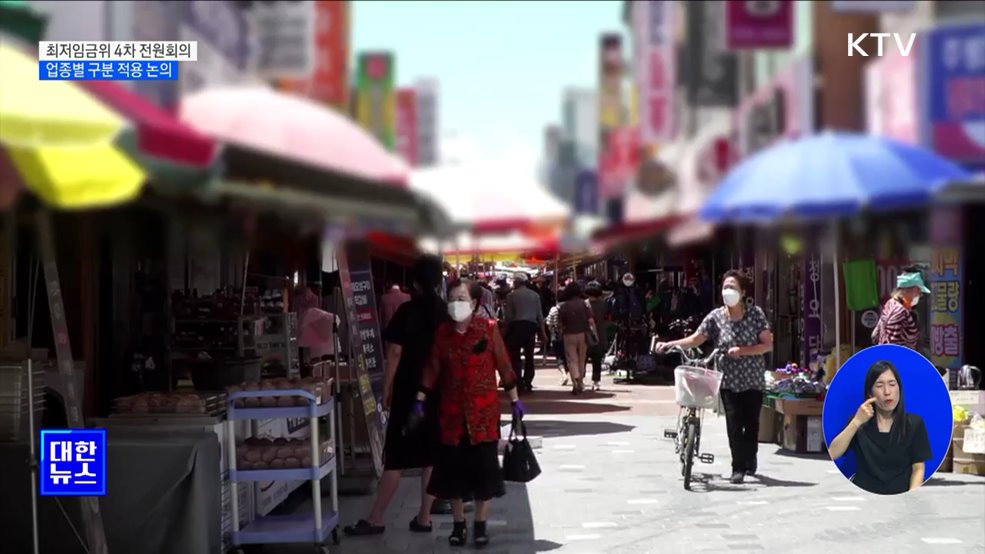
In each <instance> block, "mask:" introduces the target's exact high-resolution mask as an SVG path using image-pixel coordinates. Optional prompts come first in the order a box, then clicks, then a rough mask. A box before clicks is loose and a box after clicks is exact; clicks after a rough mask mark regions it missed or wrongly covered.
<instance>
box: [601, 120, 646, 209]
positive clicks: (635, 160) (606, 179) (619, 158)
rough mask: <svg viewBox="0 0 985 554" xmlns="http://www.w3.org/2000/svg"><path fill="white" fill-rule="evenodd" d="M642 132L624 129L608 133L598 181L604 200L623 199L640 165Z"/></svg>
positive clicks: (635, 129)
mask: <svg viewBox="0 0 985 554" xmlns="http://www.w3.org/2000/svg"><path fill="white" fill-rule="evenodd" d="M640 146H641V145H640V132H639V129H637V128H633V127H623V128H620V129H615V130H613V131H611V132H609V133H608V141H607V142H606V144H605V149H604V150H603V151H602V156H601V159H600V160H599V171H598V179H599V184H600V189H601V191H600V193H599V194H600V196H601V197H602V198H603V199H606V200H610V199H613V198H622V196H623V195H624V194H625V192H626V186H627V185H628V184H629V183H630V181H632V179H633V176H634V175H635V174H636V169H637V168H638V167H639V165H640Z"/></svg>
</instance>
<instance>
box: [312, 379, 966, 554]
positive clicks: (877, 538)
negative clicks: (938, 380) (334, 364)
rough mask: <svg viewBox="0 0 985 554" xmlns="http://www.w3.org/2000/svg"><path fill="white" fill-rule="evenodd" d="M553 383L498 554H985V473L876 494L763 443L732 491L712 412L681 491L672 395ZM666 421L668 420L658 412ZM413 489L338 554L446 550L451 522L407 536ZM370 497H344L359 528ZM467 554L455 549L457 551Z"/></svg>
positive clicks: (531, 407) (540, 399)
mask: <svg viewBox="0 0 985 554" xmlns="http://www.w3.org/2000/svg"><path fill="white" fill-rule="evenodd" d="M538 381H539V382H541V383H542V384H545V385H548V386H544V387H542V388H540V389H538V392H537V393H535V394H534V396H532V397H529V400H525V401H526V404H527V406H528V411H529V412H530V413H531V415H530V416H529V417H528V422H529V430H530V433H531V434H532V435H539V436H542V437H543V438H544V439H543V448H542V450H540V451H539V453H538V454H539V456H538V459H539V461H540V463H541V466H542V468H543V470H544V473H543V475H541V476H540V477H539V478H538V479H536V480H535V481H534V482H533V483H530V484H529V485H527V486H524V485H517V484H510V485H508V494H507V496H506V497H505V498H503V499H501V500H499V501H498V502H497V503H496V504H495V506H494V514H493V516H492V518H491V521H490V523H489V525H490V533H491V534H492V541H493V542H492V544H491V545H490V546H489V547H488V548H487V549H486V551H487V552H493V553H510V554H532V553H535V552H559V553H581V554H589V553H615V554H642V553H651V552H652V553H657V552H660V553H665V552H737V551H750V552H832V551H844V550H846V549H850V551H853V552H858V551H870V552H894V553H903V552H914V553H918V552H919V553H929V552H945V553H952V552H962V553H964V552H969V553H970V552H976V553H981V552H983V550H985V527H983V521H985V478H981V477H972V476H955V475H950V474H947V475H946V476H944V477H940V478H935V479H934V480H933V481H931V482H930V483H929V484H928V485H927V486H925V487H924V488H923V489H921V490H920V491H919V492H916V493H911V494H908V495H905V496H902V497H889V498H883V497H876V496H872V495H869V494H867V493H863V492H861V491H859V490H858V489H856V488H855V487H854V486H853V485H852V484H851V483H849V482H848V481H846V480H845V479H844V478H843V477H842V476H841V474H840V473H838V471H837V470H836V469H835V468H834V465H833V464H832V463H831V462H830V461H828V460H826V459H823V458H820V457H818V456H793V455H789V454H786V453H782V452H780V451H779V449H778V448H777V447H775V446H773V445H762V447H761V450H760V472H761V473H762V477H760V478H758V479H754V480H752V481H751V482H748V483H747V484H745V485H742V486H734V485H731V484H729V483H728V482H727V481H726V480H725V479H724V478H723V475H724V474H725V473H726V472H727V471H728V469H729V465H728V463H729V460H728V448H727V445H728V443H727V439H726V436H725V425H724V419H722V418H716V417H715V416H713V415H711V414H709V415H708V419H706V427H705V431H704V433H705V434H704V437H703V445H705V450H706V451H708V452H710V453H713V454H715V455H717V456H718V457H719V458H718V460H717V461H716V463H715V464H714V465H699V466H698V467H697V468H696V470H697V471H698V472H699V478H700V481H701V482H700V483H699V484H697V485H696V486H695V490H694V491H693V492H688V491H685V490H683V487H682V479H681V477H680V469H679V465H678V462H677V460H676V458H675V456H674V453H673V446H672V444H671V442H670V441H669V440H667V439H664V438H663V430H664V428H665V427H671V426H673V423H674V417H673V416H672V415H666V414H673V413H675V410H676V408H675V407H674V405H673V391H672V389H671V388H669V387H660V386H644V385H612V384H611V383H610V384H608V385H607V387H606V388H607V389H608V390H609V391H613V392H603V393H602V394H595V395H586V396H585V397H582V398H579V399H574V398H572V397H571V396H570V395H568V394H566V393H565V392H564V391H563V390H562V389H561V388H560V387H557V386H549V385H551V384H553V385H556V384H557V382H556V380H555V379H554V376H553V374H549V373H547V372H544V371H542V372H539V374H538ZM661 414H663V415H661ZM418 483H419V481H418V480H417V479H415V478H405V480H404V484H403V486H402V488H401V491H400V493H399V496H398V497H397V499H396V500H395V502H394V505H393V506H392V507H391V510H390V513H389V514H388V515H389V522H388V530H387V533H386V535H385V536H383V537H379V538H346V539H343V544H342V546H340V547H337V548H333V549H332V552H334V553H338V554H364V553H365V554H370V553H372V554H385V553H391V552H404V553H414V554H417V553H421V554H423V553H430V552H449V551H451V550H452V549H451V548H450V547H449V546H448V545H447V535H448V532H449V530H450V528H451V518H450V516H443V517H436V518H435V532H434V534H433V535H432V536H424V537H422V536H419V535H412V534H411V533H410V532H409V531H408V530H407V524H408V522H409V521H410V519H411V518H412V517H413V515H414V514H415V513H416V505H417V502H418V500H417V494H418V492H417V491H418ZM371 500H372V499H371V498H370V497H343V499H342V502H343V504H342V514H343V520H344V521H345V522H346V523H351V522H353V521H354V520H356V519H358V518H359V517H361V516H363V515H364V514H365V513H366V510H367V508H368V506H369V503H370V502H371ZM458 550H461V549H458Z"/></svg>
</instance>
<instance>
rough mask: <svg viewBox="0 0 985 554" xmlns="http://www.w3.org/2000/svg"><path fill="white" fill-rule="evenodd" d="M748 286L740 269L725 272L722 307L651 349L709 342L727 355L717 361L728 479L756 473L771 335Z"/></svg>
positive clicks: (740, 479)
mask: <svg viewBox="0 0 985 554" xmlns="http://www.w3.org/2000/svg"><path fill="white" fill-rule="evenodd" d="M750 288H751V284H750V283H749V279H747V278H746V276H745V275H743V274H742V273H741V272H739V271H737V270H734V269H733V270H731V271H729V272H727V273H726V274H725V280H724V281H723V282H722V301H723V302H724V304H725V305H724V306H722V307H720V308H717V309H715V310H712V311H711V313H709V314H708V315H707V316H706V317H705V319H704V321H702V322H701V325H700V326H698V330H697V331H695V333H694V334H693V335H691V336H690V337H687V338H683V339H681V340H676V341H673V342H662V343H657V351H658V352H663V351H666V350H667V349H668V348H670V347H672V346H680V347H683V348H695V347H698V346H701V345H702V344H704V343H705V342H707V341H709V340H710V341H712V343H713V344H714V345H715V348H717V349H719V350H720V351H722V352H727V353H728V356H727V357H726V358H724V359H722V360H721V361H719V363H718V369H719V370H720V371H721V372H722V373H723V375H722V389H721V390H722V401H723V403H724V404H725V427H726V429H727V432H728V442H729V448H730V449H731V451H732V477H731V481H732V483H735V484H739V483H742V481H743V480H744V479H745V476H747V475H749V476H752V475H755V474H756V471H757V463H756V454H757V452H758V451H759V410H760V407H761V406H762V405H763V391H764V390H765V389H766V377H765V373H766V360H765V358H764V357H763V354H766V353H767V352H771V351H772V350H773V333H772V332H771V331H770V324H769V321H767V320H766V314H764V313H763V310H762V309H761V308H760V307H759V306H755V305H747V304H746V301H745V300H746V294H747V293H748V292H749V289H750Z"/></svg>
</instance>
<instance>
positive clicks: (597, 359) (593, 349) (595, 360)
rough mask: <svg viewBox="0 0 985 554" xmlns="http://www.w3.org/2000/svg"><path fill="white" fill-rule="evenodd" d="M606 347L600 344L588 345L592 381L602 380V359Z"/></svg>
mask: <svg viewBox="0 0 985 554" xmlns="http://www.w3.org/2000/svg"><path fill="white" fill-rule="evenodd" d="M605 351H606V348H605V346H603V345H602V344H596V345H595V346H589V347H588V359H589V360H590V361H591V362H592V382H593V383H598V382H599V381H601V380H602V359H603V358H604V357H605Z"/></svg>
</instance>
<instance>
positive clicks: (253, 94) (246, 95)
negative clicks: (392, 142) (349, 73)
mask: <svg viewBox="0 0 985 554" xmlns="http://www.w3.org/2000/svg"><path fill="white" fill-rule="evenodd" d="M180 117H181V119H182V121H184V122H185V123H187V124H189V125H191V126H192V127H194V128H196V129H198V130H199V131H201V132H203V133H205V134H208V135H210V136H212V137H215V138H217V139H219V140H220V141H222V142H224V143H227V144H230V145H234V146H240V147H244V148H245V149H246V150H249V151H257V152H262V153H267V154H271V155H274V156H279V157H282V158H285V159H288V160H294V161H298V162H302V163H305V164H308V165H310V166H313V167H316V168H320V169H323V170H327V171H331V172H334V173H339V174H342V175H344V176H347V177H352V178H355V179H361V180H365V181H373V182H377V183H388V184H391V185H402V184H404V183H406V180H407V176H408V173H409V168H408V167H407V165H406V164H405V163H404V162H403V161H402V160H401V159H400V158H398V157H397V156H395V155H393V154H391V153H390V152H388V151H387V150H386V148H384V147H383V145H381V144H380V143H379V141H377V140H376V139H375V138H374V137H373V136H371V135H370V134H369V133H367V132H366V131H364V130H363V129H361V128H360V127H359V126H358V125H356V124H355V123H353V122H352V121H350V120H349V119H348V118H347V117H345V116H344V115H342V114H339V113H337V112H335V111H333V110H331V109H329V108H327V107H325V106H322V105H321V104H318V103H316V102H314V101H312V100H309V99H307V98H304V97H301V96H294V95H290V94H285V93H281V92H277V91H274V90H271V89H269V88H264V87H259V86H250V87H220V88H212V89H206V90H204V91H201V92H198V93H195V94H192V95H190V96H188V97H187V98H184V99H183V100H182V101H181V108H180Z"/></svg>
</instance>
